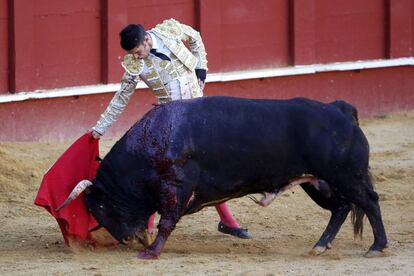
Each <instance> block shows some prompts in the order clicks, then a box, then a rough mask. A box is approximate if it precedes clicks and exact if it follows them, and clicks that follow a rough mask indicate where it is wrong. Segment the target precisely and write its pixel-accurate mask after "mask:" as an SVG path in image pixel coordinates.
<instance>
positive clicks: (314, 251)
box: [309, 246, 329, 256]
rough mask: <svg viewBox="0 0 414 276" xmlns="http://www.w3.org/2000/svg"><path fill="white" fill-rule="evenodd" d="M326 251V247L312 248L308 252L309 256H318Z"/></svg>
mask: <svg viewBox="0 0 414 276" xmlns="http://www.w3.org/2000/svg"><path fill="white" fill-rule="evenodd" d="M328 249H329V247H327V246H315V247H314V248H312V250H311V251H309V255H312V256H319V255H321V254H322V253H324V252H325V251H326V250H328Z"/></svg>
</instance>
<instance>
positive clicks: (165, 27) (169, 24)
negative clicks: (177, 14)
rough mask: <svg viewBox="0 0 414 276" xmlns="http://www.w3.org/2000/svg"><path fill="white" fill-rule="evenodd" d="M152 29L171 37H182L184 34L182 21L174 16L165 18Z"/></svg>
mask: <svg viewBox="0 0 414 276" xmlns="http://www.w3.org/2000/svg"><path fill="white" fill-rule="evenodd" d="M152 30H153V31H156V32H157V33H158V34H161V35H163V36H165V37H167V38H170V39H180V37H181V36H182V34H183V30H182V29H181V26H180V23H179V22H178V21H177V20H175V19H173V18H171V19H166V20H164V21H163V22H162V23H160V24H157V25H156V26H155V28H153V29H152Z"/></svg>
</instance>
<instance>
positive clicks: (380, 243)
mask: <svg viewBox="0 0 414 276" xmlns="http://www.w3.org/2000/svg"><path fill="white" fill-rule="evenodd" d="M344 179H345V180H346V179H348V181H346V182H347V185H343V186H338V188H339V189H340V192H341V193H342V195H343V196H344V197H345V198H346V199H347V200H349V201H350V202H352V203H353V204H355V206H356V207H357V208H360V209H361V210H362V211H363V212H364V213H365V214H366V216H367V217H368V220H369V222H370V224H371V227H372V231H373V234H374V243H373V244H372V245H371V247H370V249H369V251H368V252H367V253H366V254H365V256H366V257H377V256H383V255H384V253H383V252H382V251H383V249H384V248H386V247H387V236H386V234H385V228H384V224H383V222H382V217H381V210H380V206H379V203H378V194H377V193H376V192H375V191H374V190H373V186H372V182H371V177H370V175H369V174H368V173H367V174H366V175H365V176H363V177H361V178H354V179H353V180H352V179H351V177H349V176H348V177H347V178H344ZM362 218H363V217H362V216H360V217H359V218H357V219H358V220H359V221H357V222H356V223H354V232H355V233H358V232H360V234H362ZM355 225H360V228H361V229H360V231H358V229H355Z"/></svg>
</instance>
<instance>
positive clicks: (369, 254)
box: [364, 250, 389, 258]
mask: <svg viewBox="0 0 414 276" xmlns="http://www.w3.org/2000/svg"><path fill="white" fill-rule="evenodd" d="M387 256H389V254H387V253H386V252H383V251H379V250H368V252H367V253H365V255H364V257H365V258H379V257H387Z"/></svg>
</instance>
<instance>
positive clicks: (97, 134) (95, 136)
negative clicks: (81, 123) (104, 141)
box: [91, 130, 102, 139]
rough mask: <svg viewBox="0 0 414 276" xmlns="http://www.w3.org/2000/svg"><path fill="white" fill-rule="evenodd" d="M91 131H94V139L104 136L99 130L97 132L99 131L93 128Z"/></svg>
mask: <svg viewBox="0 0 414 276" xmlns="http://www.w3.org/2000/svg"><path fill="white" fill-rule="evenodd" d="M91 133H92V137H93V138H94V139H99V138H101V136H102V135H101V134H100V133H99V132H97V131H95V130H92V131H91Z"/></svg>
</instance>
